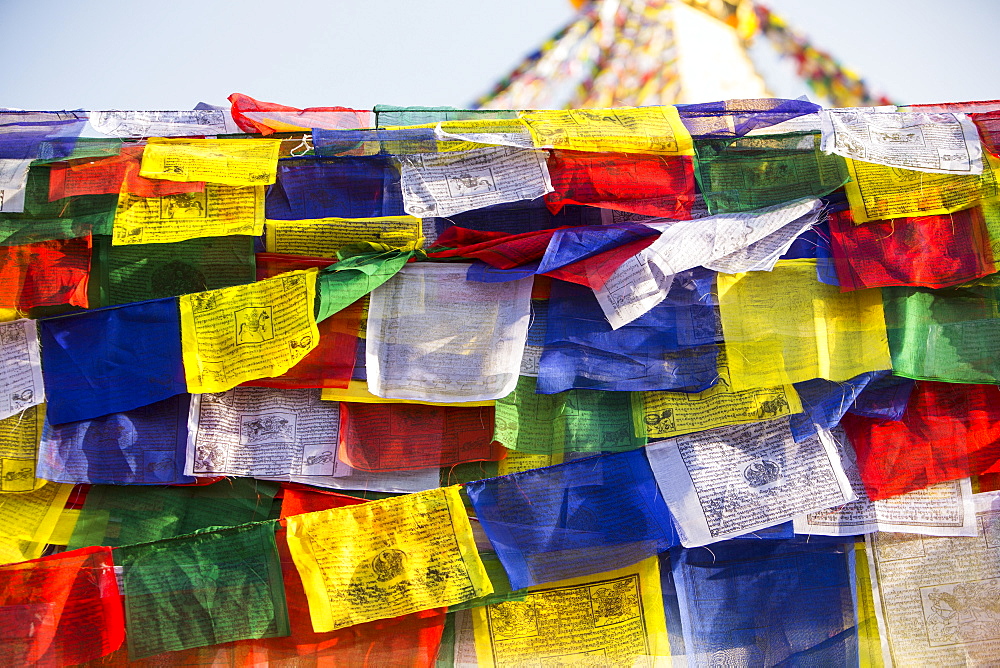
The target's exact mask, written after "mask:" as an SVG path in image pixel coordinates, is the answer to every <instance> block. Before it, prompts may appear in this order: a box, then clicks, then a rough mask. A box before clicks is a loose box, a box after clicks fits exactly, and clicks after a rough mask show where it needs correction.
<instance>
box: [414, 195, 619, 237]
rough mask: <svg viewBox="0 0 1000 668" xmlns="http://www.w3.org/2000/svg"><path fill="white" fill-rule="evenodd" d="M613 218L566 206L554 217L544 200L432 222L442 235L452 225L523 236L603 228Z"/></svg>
mask: <svg viewBox="0 0 1000 668" xmlns="http://www.w3.org/2000/svg"><path fill="white" fill-rule="evenodd" d="M611 217H613V214H612V213H611V212H609V211H606V210H601V209H596V208H594V207H590V206H578V205H575V204H567V205H566V206H564V207H562V209H561V210H560V211H559V213H557V214H553V213H552V212H551V211H549V210H548V208H547V207H546V205H545V202H544V201H542V200H522V201H520V202H511V203H508V204H496V205H494V206H487V207H483V208H482V209H473V210H472V211H463V212H462V213H456V214H455V215H454V216H448V217H447V218H431V219H430V220H433V221H434V224H435V227H436V228H437V230H438V233H439V234H440V233H441V232H443V231H444V230H445V229H447V228H448V227H449V226H451V225H458V226H459V227H464V228H466V229H470V230H482V231H488V232H506V233H507V234H521V233H522V232H536V231H538V230H552V229H556V228H558V227H576V226H580V225H601V224H602V223H603V222H604V221H605V220H608V219H610V218H611Z"/></svg>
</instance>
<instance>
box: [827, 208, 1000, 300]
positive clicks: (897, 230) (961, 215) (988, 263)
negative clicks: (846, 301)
mask: <svg viewBox="0 0 1000 668" xmlns="http://www.w3.org/2000/svg"><path fill="white" fill-rule="evenodd" d="M830 240H831V247H832V250H833V265H834V267H835V268H836V270H837V278H838V279H839V281H840V285H841V289H842V290H845V291H846V290H859V289H862V288H876V287H883V286H889V285H914V286H924V287H928V288H943V287H947V286H951V285H958V284H959V283H965V282H966V281H971V280H973V279H975V278H979V277H981V276H985V275H987V274H992V273H993V272H994V271H996V266H995V265H994V260H993V253H992V252H990V240H989V235H988V232H987V229H986V224H985V220H984V219H983V213H982V209H981V208H980V207H973V208H971V209H965V210H963V211H957V212H955V213H949V214H942V215H938V216H918V217H914V218H893V219H891V220H876V221H871V222H868V223H864V224H863V225H855V224H854V220H853V219H852V218H851V214H850V212H847V211H842V212H840V213H834V214H831V215H830Z"/></svg>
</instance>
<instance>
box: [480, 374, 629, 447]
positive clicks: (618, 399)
mask: <svg viewBox="0 0 1000 668" xmlns="http://www.w3.org/2000/svg"><path fill="white" fill-rule="evenodd" d="M535 390H536V379H535V378H533V377H531V376H521V377H520V378H519V379H518V381H517V386H516V387H515V388H514V391H513V392H511V393H510V394H508V395H507V396H506V397H502V398H500V399H497V401H496V423H495V426H494V429H493V438H495V439H496V440H497V442H499V443H500V444H501V445H503V446H504V447H505V448H508V449H510V450H516V451H518V452H523V453H529V454H541V455H549V454H553V453H560V454H561V453H563V452H618V451H620V450H633V449H635V448H638V447H640V446H642V445H644V441H643V440H642V438H640V437H639V436H636V435H635V434H634V433H633V429H632V425H631V421H630V419H629V410H630V405H629V398H630V394H629V393H627V392H602V391H599V390H568V391H566V392H559V393H557V394H538V393H536V391H535Z"/></svg>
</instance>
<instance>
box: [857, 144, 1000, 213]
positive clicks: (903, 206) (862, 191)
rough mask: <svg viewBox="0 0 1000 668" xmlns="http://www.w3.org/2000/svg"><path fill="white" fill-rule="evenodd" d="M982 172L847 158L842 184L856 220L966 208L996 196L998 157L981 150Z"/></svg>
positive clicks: (998, 188) (998, 191)
mask: <svg viewBox="0 0 1000 668" xmlns="http://www.w3.org/2000/svg"><path fill="white" fill-rule="evenodd" d="M983 158H984V164H983V173H982V174H929V173H927V172H918V171H914V170H910V169H903V168H901V167H887V166H885V165H876V164H872V163H868V162H861V161H858V160H848V161H847V166H848V168H849V171H850V175H851V180H850V182H848V183H847V184H846V188H845V189H846V190H847V198H848V200H849V201H850V203H851V215H852V216H853V217H854V222H856V223H867V222H868V221H871V220H879V219H882V218H903V217H909V216H932V215H939V214H945V213H951V212H953V211H960V210H962V209H968V208H969V207H972V206H975V205H976V204H979V203H980V202H982V201H983V200H990V199H996V198H997V197H998V196H1000V184H998V181H997V179H998V173H1000V158H997V157H994V156H991V155H990V154H989V153H987V154H984V156H983Z"/></svg>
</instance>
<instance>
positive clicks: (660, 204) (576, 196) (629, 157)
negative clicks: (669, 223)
mask: <svg viewBox="0 0 1000 668" xmlns="http://www.w3.org/2000/svg"><path fill="white" fill-rule="evenodd" d="M548 168H549V177H550V178H551V180H552V187H553V188H555V192H551V193H549V194H547V195H546V196H545V203H546V205H547V206H548V208H549V211H551V212H552V213H559V210H560V209H562V207H563V205H565V204H588V205H590V206H596V207H601V208H605V209H616V210H618V211H630V212H632V213H638V214H642V215H646V216H660V217H663V218H673V219H675V220H689V219H690V218H691V207H692V206H693V205H694V203H695V199H696V195H695V184H694V164H693V161H692V159H691V158H690V157H689V156H663V155H651V154H643V153H592V152H589V151H558V150H557V151H552V152H551V153H550V154H549V159H548Z"/></svg>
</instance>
